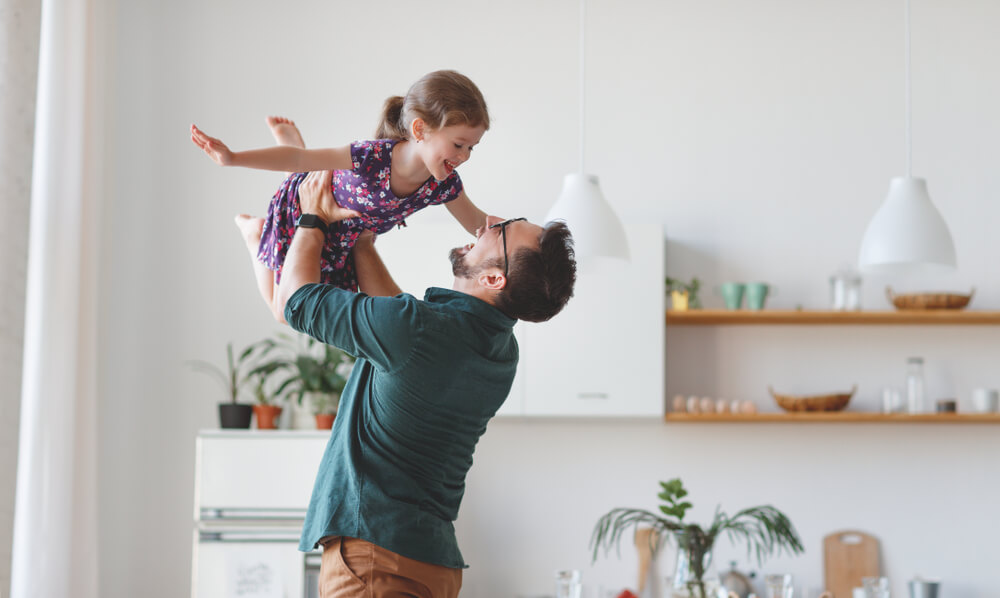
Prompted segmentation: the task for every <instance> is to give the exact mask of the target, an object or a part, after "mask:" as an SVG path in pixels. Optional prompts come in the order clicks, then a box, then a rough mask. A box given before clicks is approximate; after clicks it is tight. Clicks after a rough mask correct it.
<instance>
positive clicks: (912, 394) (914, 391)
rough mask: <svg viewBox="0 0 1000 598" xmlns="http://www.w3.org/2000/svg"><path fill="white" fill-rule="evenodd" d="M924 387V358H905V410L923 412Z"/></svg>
mask: <svg viewBox="0 0 1000 598" xmlns="http://www.w3.org/2000/svg"><path fill="white" fill-rule="evenodd" d="M925 395H926V392H925V389H924V358H923V357H910V358H909V359H907V360H906V411H907V412H908V413H923V412H924V411H925V410H926V405H925V404H924V403H925V402H926V401H925Z"/></svg>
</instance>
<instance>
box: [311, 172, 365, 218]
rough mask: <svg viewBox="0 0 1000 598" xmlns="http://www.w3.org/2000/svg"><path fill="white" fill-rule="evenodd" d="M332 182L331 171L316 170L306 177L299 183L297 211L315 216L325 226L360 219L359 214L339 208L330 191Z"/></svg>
mask: <svg viewBox="0 0 1000 598" xmlns="http://www.w3.org/2000/svg"><path fill="white" fill-rule="evenodd" d="M332 181H333V171H332V170H318V171H313V172H310V173H309V174H307V175H306V178H305V179H303V180H302V182H301V183H299V209H300V210H301V211H302V213H303V214H316V215H317V216H319V217H320V218H322V219H323V220H324V221H325V222H326V223H327V224H329V223H331V222H339V221H341V220H347V219H348V218H358V217H360V216H361V213H360V212H357V211H355V210H348V209H346V208H342V207H340V204H338V203H337V200H336V199H334V197H333V191H332V190H331V189H330V183H331V182H332Z"/></svg>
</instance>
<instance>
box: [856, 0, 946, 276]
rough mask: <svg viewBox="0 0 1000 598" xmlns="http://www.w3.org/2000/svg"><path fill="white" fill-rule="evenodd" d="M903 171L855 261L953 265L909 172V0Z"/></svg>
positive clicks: (908, 267)
mask: <svg viewBox="0 0 1000 598" xmlns="http://www.w3.org/2000/svg"><path fill="white" fill-rule="evenodd" d="M905 22H906V25H905V30H906V176H904V177H896V178H894V179H892V181H891V182H890V183H889V195H888V197H886V199H885V202H884V203H883V204H882V206H881V207H880V208H879V209H878V211H877V212H876V213H875V216H874V217H873V218H872V220H871V222H870V223H869V224H868V229H867V230H866V231H865V236H864V238H863V239H862V241H861V251H860V255H859V258H858V265H859V267H860V268H861V270H863V271H866V272H880V271H881V272H891V273H914V272H916V273H919V272H927V271H933V270H944V269H949V268H955V266H956V260H955V242H954V241H953V240H952V238H951V233H950V232H949V231H948V225H947V224H945V221H944V218H942V217H941V214H940V212H938V211H937V208H935V207H934V204H933V203H932V202H931V197H930V195H929V194H928V193H927V181H925V180H924V179H920V178H914V177H913V176H911V166H910V162H911V158H912V156H911V145H912V144H911V140H910V0H906V18H905Z"/></svg>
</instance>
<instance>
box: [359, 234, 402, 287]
mask: <svg viewBox="0 0 1000 598" xmlns="http://www.w3.org/2000/svg"><path fill="white" fill-rule="evenodd" d="M354 270H355V271H356V272H357V273H358V287H359V288H360V289H361V292H362V293H365V294H367V295H370V296H372V297H395V296H396V295H398V294H400V293H402V292H403V291H401V290H400V289H399V286H398V285H397V284H396V281H394V280H393V279H392V275H391V274H389V270H388V269H387V268H386V267H385V264H384V263H383V262H382V258H380V257H379V255H378V252H377V251H375V234H374V233H372V232H371V231H365V232H364V233H363V234H362V235H361V237H359V238H358V241H357V243H355V244H354Z"/></svg>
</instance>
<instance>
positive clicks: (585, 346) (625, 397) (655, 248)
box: [376, 214, 665, 417]
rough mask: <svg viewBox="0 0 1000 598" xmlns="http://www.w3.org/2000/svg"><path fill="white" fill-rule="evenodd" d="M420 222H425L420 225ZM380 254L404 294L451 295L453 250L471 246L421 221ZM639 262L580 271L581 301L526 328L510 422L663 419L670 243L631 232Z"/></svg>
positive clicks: (656, 227) (658, 231)
mask: <svg viewBox="0 0 1000 598" xmlns="http://www.w3.org/2000/svg"><path fill="white" fill-rule="evenodd" d="M422 216H423V215H422V214H421V218H422ZM412 224H413V225H412V226H410V227H408V228H405V229H402V230H397V231H393V232H392V233H391V234H387V235H385V236H384V237H380V238H379V239H378V241H377V243H376V247H377V248H378V250H379V253H380V255H381V256H382V259H383V261H384V262H385V263H386V266H387V267H388V269H389V271H390V272H391V273H392V275H393V277H394V278H395V280H396V282H397V284H398V285H399V286H400V288H402V289H403V290H404V291H407V292H409V293H411V294H413V295H416V296H418V297H420V296H423V291H424V289H425V288H426V287H427V286H429V285H438V286H450V284H451V281H452V274H451V267H450V264H449V262H448V260H447V254H448V250H449V249H451V248H452V247H455V246H458V245H462V244H464V243H467V242H469V241H470V240H471V239H470V238H469V236H468V235H466V234H464V233H463V232H462V230H461V228H460V227H459V226H458V225H457V224H456V223H455V222H454V221H451V220H448V221H432V220H427V219H421V220H420V221H419V222H414V223H412ZM625 230H626V234H627V236H628V240H629V245H630V251H631V254H632V255H631V260H630V261H628V262H625V261H621V260H610V259H609V260H603V259H602V260H598V261H597V262H596V263H582V264H580V266H579V269H578V273H577V285H576V292H575V296H574V297H573V299H571V300H570V302H569V305H567V307H566V309H565V310H564V311H563V312H562V313H560V314H559V315H558V316H556V317H555V318H553V319H552V320H551V321H549V322H544V323H541V324H533V323H529V322H519V323H518V324H517V325H516V326H515V328H514V333H515V335H516V336H517V339H518V343H519V345H520V349H521V361H520V364H519V367H518V372H517V376H516V377H515V379H514V385H513V388H512V389H511V394H510V396H509V397H508V399H507V402H506V403H505V404H504V406H503V407H502V408H501V409H500V412H499V414H498V415H505V416H529V417H530V416H633V417H641V416H656V417H660V416H662V415H663V413H664V409H663V405H664V399H663V397H664V328H663V325H662V322H663V313H664V309H665V303H664V299H665V293H664V286H663V279H664V235H663V227H662V225H660V224H659V223H656V224H648V223H639V224H633V225H629V226H626V228H625Z"/></svg>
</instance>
